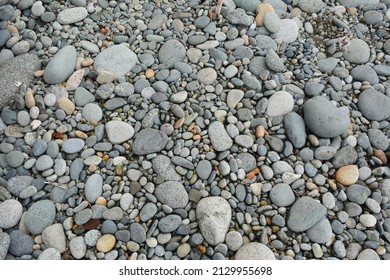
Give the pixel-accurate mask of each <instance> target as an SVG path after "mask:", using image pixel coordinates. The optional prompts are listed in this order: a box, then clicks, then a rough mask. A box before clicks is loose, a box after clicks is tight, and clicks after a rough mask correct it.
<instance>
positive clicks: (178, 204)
mask: <svg viewBox="0 0 390 280" xmlns="http://www.w3.org/2000/svg"><path fill="white" fill-rule="evenodd" d="M154 195H155V196H156V197H157V199H158V200H159V201H160V202H161V203H164V204H167V205H169V206H170V207H172V208H173V209H177V208H185V207H186V206H187V203H188V194H187V192H186V190H185V189H184V186H183V185H182V184H181V183H180V182H176V181H166V182H164V183H162V184H160V185H158V186H157V187H156V190H155V192H154Z"/></svg>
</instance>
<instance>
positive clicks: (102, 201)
mask: <svg viewBox="0 0 390 280" xmlns="http://www.w3.org/2000/svg"><path fill="white" fill-rule="evenodd" d="M95 204H97V205H103V206H106V205H107V200H106V199H105V198H104V197H102V196H99V197H98V198H97V199H96V201H95Z"/></svg>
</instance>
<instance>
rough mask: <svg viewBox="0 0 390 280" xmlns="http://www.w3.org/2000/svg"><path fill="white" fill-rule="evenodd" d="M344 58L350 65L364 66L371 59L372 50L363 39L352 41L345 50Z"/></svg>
mask: <svg viewBox="0 0 390 280" xmlns="http://www.w3.org/2000/svg"><path fill="white" fill-rule="evenodd" d="M343 56H344V58H345V59H346V60H348V61H349V62H350V63H354V64H363V63H366V62H368V60H369V58H370V48H369V46H368V45H367V43H366V42H364V41H363V40H361V39H352V40H351V41H350V42H349V43H348V44H347V45H346V46H345V48H344V51H343Z"/></svg>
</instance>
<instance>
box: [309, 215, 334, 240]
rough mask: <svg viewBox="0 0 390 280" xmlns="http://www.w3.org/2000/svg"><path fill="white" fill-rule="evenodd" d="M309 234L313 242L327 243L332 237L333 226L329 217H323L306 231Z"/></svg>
mask: <svg viewBox="0 0 390 280" xmlns="http://www.w3.org/2000/svg"><path fill="white" fill-rule="evenodd" d="M306 234H307V236H308V237H309V239H310V240H311V241H312V242H316V243H320V244H325V243H327V242H329V241H330V240H331V239H332V236H333V234H332V227H331V226H330V223H329V220H328V219H327V218H322V219H321V220H320V221H319V222H318V223H316V224H315V225H314V226H313V227H311V228H309V229H308V230H307V231H306Z"/></svg>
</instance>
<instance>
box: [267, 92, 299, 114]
mask: <svg viewBox="0 0 390 280" xmlns="http://www.w3.org/2000/svg"><path fill="white" fill-rule="evenodd" d="M293 108H294V99H293V97H292V95H291V94H290V93H289V92H287V91H277V92H275V93H274V94H273V95H271V97H270V98H269V100H268V107H267V115H268V116H270V117H277V116H284V115H286V114H287V113H289V112H291V111H292V110H293Z"/></svg>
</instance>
